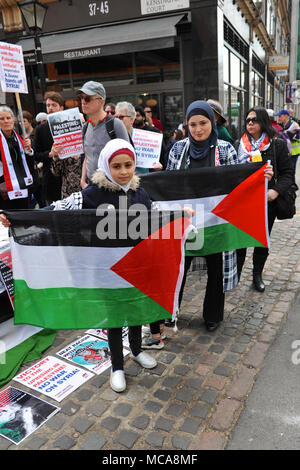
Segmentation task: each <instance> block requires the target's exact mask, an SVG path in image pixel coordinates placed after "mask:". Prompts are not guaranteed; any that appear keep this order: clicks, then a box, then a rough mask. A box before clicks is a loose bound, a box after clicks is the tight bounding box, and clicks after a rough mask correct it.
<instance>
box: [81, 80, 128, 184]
mask: <svg viewBox="0 0 300 470" xmlns="http://www.w3.org/2000/svg"><path fill="white" fill-rule="evenodd" d="M77 95H78V97H79V98H80V100H81V107H82V112H83V113H84V114H86V115H87V117H88V123H87V125H86V127H84V132H83V148H84V153H85V158H84V160H83V164H82V173H81V181H80V184H81V188H82V189H85V188H86V187H87V186H88V184H89V182H90V181H91V178H92V175H93V174H94V172H95V171H96V170H97V165H98V158H99V155H100V152H101V150H102V149H103V148H104V147H105V144H106V143H107V142H109V141H110V140H111V139H112V138H119V139H124V140H126V141H127V142H129V137H128V133H127V130H126V128H125V126H124V124H123V123H122V122H121V120H120V119H114V117H112V116H111V115H109V114H108V113H107V112H105V111H104V103H105V98H106V92H105V88H104V86H103V85H102V83H99V82H94V81H89V82H86V83H85V84H84V85H83V87H82V88H81V89H80V90H78V92H77ZM109 121H110V122H109ZM109 126H110V127H109Z"/></svg>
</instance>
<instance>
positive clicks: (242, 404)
mask: <svg viewBox="0 0 300 470" xmlns="http://www.w3.org/2000/svg"><path fill="white" fill-rule="evenodd" d="M299 199H300V198H299ZM297 205H298V211H297V215H296V216H295V217H294V218H293V219H292V220H286V221H276V222H275V225H274V228H273V231H272V235H271V251H270V256H269V258H268V260H267V263H266V266H265V270H264V280H265V283H266V291H265V292H264V293H259V292H256V291H255V290H254V289H253V288H252V269H251V265H252V257H251V254H252V249H249V250H248V256H247V259H246V263H245V266H244V270H243V273H242V277H241V282H240V284H239V286H238V287H237V288H235V289H234V290H232V291H231V292H229V293H228V294H226V303H225V319H224V321H223V322H222V324H221V326H220V328H219V329H218V330H216V331H215V332H213V333H209V332H207V331H206V330H205V328H204V324H203V320H202V302H203V296H204V290H205V284H206V277H205V275H203V277H202V278H200V279H199V275H198V273H194V272H191V273H189V275H188V278H187V284H186V288H185V293H184V299H183V303H182V309H181V312H180V316H179V320H178V331H177V332H175V331H174V330H173V329H172V328H168V329H167V334H168V337H167V339H166V340H165V347H164V349H162V350H159V351H151V354H152V355H153V356H154V357H155V358H156V359H157V361H158V366H157V367H156V368H155V369H152V370H145V369H141V367H139V366H138V365H137V364H136V363H135V362H134V361H133V360H132V359H131V358H129V357H128V358H127V359H126V361H125V374H126V378H127V389H126V391H125V392H123V393H120V394H118V393H115V392H113V391H112V390H111V388H110V385H109V373H110V371H109V370H108V371H105V372H104V373H103V374H101V375H95V376H94V377H93V378H92V379H90V380H89V381H87V382H86V383H85V384H84V385H82V386H81V387H80V388H78V389H77V390H75V391H74V392H73V393H72V394H71V395H69V396H68V397H67V398H65V399H64V400H63V401H62V402H61V403H59V404H58V403H57V402H55V401H53V400H51V399H50V398H48V397H45V396H44V395H42V394H39V395H37V393H36V392H34V394H35V395H37V396H39V397H40V398H41V399H45V400H46V401H49V402H50V403H53V404H55V405H58V406H60V407H61V411H60V412H59V413H58V414H56V415H55V416H54V417H52V418H51V419H50V420H49V421H47V422H46V423H45V424H44V425H43V426H41V427H40V428H39V429H37V430H36V431H35V432H34V433H33V434H32V435H31V436H29V437H28V438H27V439H25V440H24V441H23V442H22V443H21V444H20V445H18V446H15V445H14V444H12V443H11V442H10V441H8V440H6V439H4V438H1V437H0V450H25V449H28V450H54V449H55V450H56V449H61V450H68V449H71V450H102V451H110V450H120V451H124V455H126V451H128V450H144V451H147V450H149V451H150V450H156V451H162V450H164V451H167V450H175V451H176V450H177V451H182V450H187V451H200V450H222V449H231V448H238V449H245V448H249V442H252V443H253V442H254V444H253V445H252V447H251V448H255V444H257V445H259V441H260V439H261V438H259V439H257V440H256V441H253V439H254V438H253V435H254V433H252V434H251V435H250V434H249V432H248V434H247V433H246V435H245V434H244V435H242V434H241V432H242V431H241V428H240V427H239V423H245V418H244V419H243V417H244V416H246V417H247V416H248V415H245V413H249V411H248V410H249V409H250V414H251V409H253V407H252V408H251V407H250V408H249V406H248V403H249V401H250V400H251V397H252V390H254V387H255V385H256V382H257V383H259V381H260V377H264V375H263V374H264V370H265V369H264V368H265V365H266V364H268V362H267V361H268V357H269V356H268V353H269V352H271V353H272V351H274V349H272V348H274V345H275V344H276V340H278V339H279V338H280V337H281V336H280V335H282V332H283V331H290V330H289V329H288V330H285V328H292V329H293V327H295V325H294V324H293V325H292V324H291V325H290V326H289V323H288V322H289V321H290V316H289V315H290V312H294V313H293V316H294V317H295V314H296V313H297V312H299V306H300V302H299V298H298V300H297V297H298V294H299V292H300V243H299V240H300V230H299V229H300V201H298V202H297ZM296 300H297V303H296ZM84 333H85V330H82V331H78V330H68V331H66V330H64V331H62V330H61V331H58V334H57V338H56V340H55V342H54V343H53V345H52V346H51V348H49V349H48V350H47V351H46V352H45V353H44V355H43V357H46V356H47V355H55V354H56V352H57V351H59V350H60V349H62V348H63V347H64V346H66V345H68V344H69V343H71V342H72V341H74V340H75V339H77V338H78V337H80V336H82V335H83V334H84ZM294 338H297V334H296V333H295V334H294ZM290 339H291V338H290ZM298 339H299V340H300V337H299V338H298ZM287 347H288V348H289V355H288V357H287V358H286V362H288V364H292V366H293V367H294V368H295V367H296V366H295V365H294V364H293V363H292V362H291V356H292V353H293V352H295V354H296V356H297V351H296V350H295V351H293V350H292V349H291V341H290V340H289V342H288V346H287ZM298 348H299V346H298ZM149 352H150V351H149ZM278 357H280V348H279V350H278ZM299 358H300V354H299ZM30 365H32V364H30V363H29V364H26V366H23V367H22V369H21V370H25V369H26V368H27V367H29V366H30ZM280 373H282V368H280V364H278V369H277V374H280ZM294 373H295V372H294ZM295 380H296V379H295ZM7 385H12V386H17V387H18V388H23V389H24V390H26V391H28V392H29V393H31V391H30V389H27V388H26V387H22V386H21V385H20V384H18V383H16V382H14V381H13V380H12V381H11V382H10V383H9V384H7ZM285 385H286V384H283V383H282V379H281V377H280V375H278V380H277V385H276V387H275V388H272V387H271V389H270V390H269V395H268V396H267V397H266V401H265V403H264V409H265V415H264V416H267V418H268V419H269V420H270V419H271V426H270V428H269V429H271V432H272V431H273V434H275V433H278V429H277V428H276V423H277V421H276V413H277V414H278V413H280V408H281V407H282V406H283V401H284V393H281V392H280V390H281V387H283V386H285ZM282 390H284V389H282ZM294 391H296V388H295V389H294ZM253 393H254V392H253ZM279 396H281V397H282V400H278V399H277V398H278V397H279ZM297 403H298V404H299V400H298V401H296V402H295V403H294V404H293V406H294V405H295V404H297ZM260 405H261V404H260ZM298 409H299V407H298ZM273 413H274V416H275V417H274V416H272V414H273ZM294 414H295V420H294V421H295V422H296V423H297V424H298V423H299V420H300V419H299V417H298V415H297V410H296V409H294ZM251 418H252V421H255V420H256V419H259V418H260V421H259V422H263V421H264V420H263V417H259V416H258V413H252V416H251ZM242 428H243V426H242ZM256 428H257V427H256ZM282 429H283V428H282ZM242 430H243V429H242ZM248 431H249V428H248ZM235 432H236V434H235ZM268 432H270V431H268ZM282 432H283V433H284V432H285V431H282ZM279 434H280V433H279ZM234 436H238V437H236V440H235V441H234V440H233V438H234ZM249 436H250V437H249ZM249 439H250V441H249ZM251 439H252V441H251ZM297 439H298V442H299V438H297ZM269 445H270V446H271V447H270V448H275V447H274V445H275V444H274V442H273V444H272V442H271V441H269ZM272 445H273V447H272ZM276 446H279V448H280V441H278V440H276Z"/></svg>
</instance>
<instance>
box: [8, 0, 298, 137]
mask: <svg viewBox="0 0 300 470" xmlns="http://www.w3.org/2000/svg"><path fill="white" fill-rule="evenodd" d="M40 1H41V3H44V4H47V6H48V11H47V15H46V19H45V24H44V27H43V31H42V32H41V34H40V40H41V45H42V52H43V62H44V67H45V75H46V77H47V78H46V88H47V90H56V91H59V92H60V93H61V94H62V95H63V96H64V98H65V100H66V103H67V106H74V104H76V103H75V102H74V99H76V90H77V89H78V88H80V87H81V86H82V84H83V83H84V82H85V81H88V80H97V81H101V82H102V83H103V84H104V86H105V88H106V90H107V101H113V102H117V101H123V100H126V101H130V102H132V103H133V104H142V105H148V106H152V107H153V109H154V114H156V115H157V116H158V117H159V118H160V120H161V121H162V122H163V125H164V129H166V130H171V129H174V128H176V127H177V125H178V124H179V123H181V122H183V120H184V113H185V110H186V107H187V105H188V104H189V103H190V102H191V101H193V100H194V99H208V98H213V99H218V100H219V101H220V102H221V103H222V104H223V106H224V113H225V115H226V117H227V119H228V121H227V122H228V127H229V130H230V131H231V132H232V134H233V135H234V137H237V136H238V135H239V134H240V132H241V129H242V126H243V120H244V114H245V111H246V110H247V109H248V108H249V107H251V106H254V105H262V106H265V107H267V108H273V109H275V111H277V110H279V109H280V108H282V107H283V106H284V102H285V99H284V90H285V80H286V79H288V76H287V77H285V76H277V75H275V74H274V73H273V72H271V71H269V70H268V62H269V57H270V56H273V55H284V56H286V55H289V53H290V35H291V3H292V1H293V0H263V1H255V0H130V1H125V0H104V1H102V0H94V1H91V0H40ZM17 4H18V1H17V0H0V11H1V14H2V29H1V30H0V40H1V41H7V42H13V43H18V44H20V45H22V47H23V52H24V57H25V64H26V71H27V80H28V86H29V90H30V93H29V95H22V104H23V108H24V109H28V110H31V111H32V112H36V111H37V110H40V109H41V106H42V95H41V90H40V82H39V77H38V71H37V65H36V58H35V50H34V39H33V37H32V36H30V34H28V33H26V31H24V27H23V24H22V18H21V15H20V12H19V9H18V6H17ZM11 99H12V97H9V96H8V97H7V101H8V102H9V100H11Z"/></svg>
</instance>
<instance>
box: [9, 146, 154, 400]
mask: <svg viewBox="0 0 300 470" xmlns="http://www.w3.org/2000/svg"><path fill="white" fill-rule="evenodd" d="M135 165H136V155H135V151H134V148H133V147H132V145H131V144H129V143H128V142H127V141H125V140H123V139H113V140H110V141H109V142H108V143H107V144H106V145H105V147H104V148H103V149H102V151H101V153H100V157H99V161H98V169H97V171H96V172H95V173H94V175H93V177H92V182H91V184H89V186H88V187H87V188H85V189H84V190H82V191H79V192H77V193H73V194H71V195H70V196H69V197H67V198H65V199H62V200H59V201H56V202H53V203H52V205H51V206H48V207H46V208H44V209H48V210H50V209H51V210H76V209H77V210H80V209H97V208H98V206H100V204H105V205H107V209H112V210H114V209H119V207H120V204H121V196H122V197H123V198H124V197H125V198H127V207H130V206H131V205H133V204H143V205H144V206H145V208H147V209H151V201H150V199H149V196H148V194H147V193H146V191H145V190H144V189H143V188H140V187H139V177H138V176H136V175H135V174H134V172H135ZM0 221H1V222H2V223H3V225H4V226H6V227H8V226H9V225H10V222H9V220H8V219H7V218H6V216H5V215H4V214H0ZM120 308H122V306H121V305H120ZM128 336H129V344H130V349H131V353H132V358H133V359H134V360H135V361H136V362H137V363H138V364H140V365H141V366H142V367H144V368H146V369H152V368H153V367H156V365H157V362H156V360H155V359H154V358H152V357H151V356H150V355H149V354H147V353H145V352H144V351H142V349H141V342H142V326H141V325H137V326H129V335H128ZM108 344H109V348H110V352H111V362H112V368H111V376H110V385H111V388H112V389H113V390H114V391H115V392H122V391H124V390H125V389H126V380H125V374H124V367H123V366H124V358H123V341H122V328H109V329H108Z"/></svg>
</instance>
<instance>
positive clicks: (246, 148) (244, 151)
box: [238, 132, 271, 162]
mask: <svg viewBox="0 0 300 470" xmlns="http://www.w3.org/2000/svg"><path fill="white" fill-rule="evenodd" d="M270 143H271V142H270V138H269V137H268V136H267V134H266V133H265V132H263V133H262V135H261V136H260V138H259V139H258V140H254V139H253V137H251V136H249V135H248V134H247V133H246V132H245V133H244V134H243V135H242V137H241V140H240V146H239V150H238V158H239V161H242V162H244V161H247V162H253V161H255V158H254V157H255V155H257V154H258V153H260V152H263V151H265V150H267V149H268V148H269V147H270Z"/></svg>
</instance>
